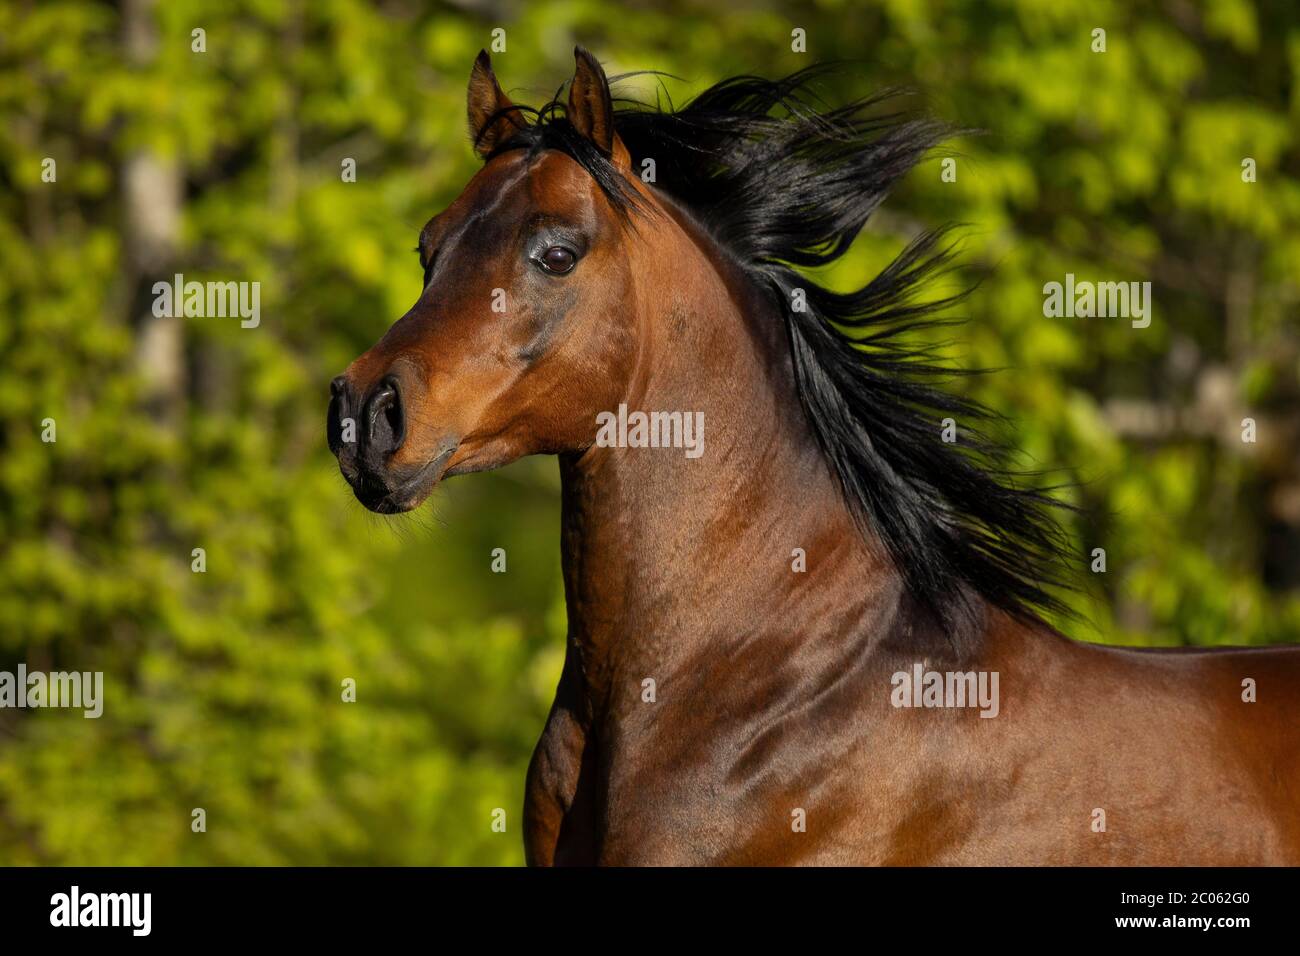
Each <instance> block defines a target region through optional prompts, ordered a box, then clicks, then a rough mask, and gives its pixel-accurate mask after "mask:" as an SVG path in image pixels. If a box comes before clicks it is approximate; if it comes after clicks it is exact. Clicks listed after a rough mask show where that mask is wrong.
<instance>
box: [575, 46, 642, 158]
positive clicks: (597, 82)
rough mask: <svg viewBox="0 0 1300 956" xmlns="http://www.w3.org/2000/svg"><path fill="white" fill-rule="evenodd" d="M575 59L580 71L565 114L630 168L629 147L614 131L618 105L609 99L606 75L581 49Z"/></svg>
mask: <svg viewBox="0 0 1300 956" xmlns="http://www.w3.org/2000/svg"><path fill="white" fill-rule="evenodd" d="M573 59H574V61H575V62H576V64H577V69H576V70H575V71H574V73H573V82H572V83H570V84H569V108H568V110H566V111H565V112H566V115H567V116H568V118H569V122H570V123H572V124H573V127H574V129H576V130H577V131H578V132H579V133H581V134H582V135H583V136H585V137H586V138H587V139H589V140H591V141H592V143H594V144H595V146H596V148H597V149H598V150H600V151H601V152H602V153H604V154H605V155H606V156H608V157H609V158H610V159H612V160H613V161H614V164H615V165H616V166H621V167H623V168H624V169H628V168H630V167H631V165H632V160H631V157H630V156H629V155H628V152H627V147H626V146H624V145H623V141H622V140H621V139H619V138H618V133H617V132H615V130H614V101H613V99H611V97H610V95H609V80H608V79H606V78H605V71H604V70H602V69H601V68H600V64H599V63H597V62H596V58H595V57H594V56H592V55H591V54H590V53H588V52H587V51H586V50H584V49H583V48H582V47H580V46H577V47H574V48H573Z"/></svg>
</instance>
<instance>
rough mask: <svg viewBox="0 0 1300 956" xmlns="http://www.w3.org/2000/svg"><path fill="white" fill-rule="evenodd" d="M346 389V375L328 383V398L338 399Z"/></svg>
mask: <svg viewBox="0 0 1300 956" xmlns="http://www.w3.org/2000/svg"><path fill="white" fill-rule="evenodd" d="M347 387H348V377H347V376H346V375H339V376H338V377H336V378H335V379H334V381H332V382H330V397H331V398H338V397H339V396H340V395H342V394H343V393H344V392H345V391H347Z"/></svg>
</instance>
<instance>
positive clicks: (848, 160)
mask: <svg viewBox="0 0 1300 956" xmlns="http://www.w3.org/2000/svg"><path fill="white" fill-rule="evenodd" d="M826 70H827V68H826V67H824V66H814V67H810V68H808V69H804V70H801V71H799V72H798V73H795V74H793V75H791V76H788V77H786V78H784V79H780V80H766V79H762V78H758V77H750V76H743V77H734V78H731V79H727V80H723V81H722V82H720V83H718V84H717V85H715V86H713V87H711V88H709V89H708V90H705V91H704V92H703V93H701V94H700V95H699V96H697V97H695V98H694V99H693V100H691V101H690V102H689V103H688V104H686V105H685V106H684V107H682V108H680V109H674V108H673V107H672V105H671V104H669V105H668V106H667V107H661V106H657V105H656V106H649V105H646V104H643V103H639V102H633V101H627V100H616V101H615V103H616V114H615V115H616V119H615V128H616V130H617V132H618V135H619V137H620V138H621V139H622V140H623V142H624V144H625V145H626V146H627V148H628V151H629V152H630V153H631V156H632V160H633V170H634V172H636V173H639V172H640V170H641V161H642V159H644V158H652V159H653V160H654V161H655V167H656V168H655V174H656V175H655V185H656V186H657V188H659V189H662V190H664V191H666V192H667V193H668V194H670V195H671V196H673V197H674V198H675V199H677V200H678V201H679V202H681V203H682V204H684V205H685V206H686V207H687V208H689V209H690V210H691V211H692V213H693V214H694V215H695V216H696V217H697V218H698V219H699V220H700V222H701V223H703V224H704V225H705V226H706V227H707V228H708V229H710V230H711V232H712V234H713V236H714V237H715V238H716V239H717V241H718V242H719V243H721V244H722V245H723V246H724V247H725V248H727V249H728V250H730V252H731V253H732V254H733V255H734V256H735V257H736V258H737V259H738V260H739V261H740V262H741V263H742V264H743V266H744V268H745V269H746V270H747V271H748V273H749V274H750V276H751V277H752V279H753V280H754V281H755V282H756V283H758V284H759V285H760V286H762V287H766V288H767V289H769V290H770V291H771V295H772V299H773V301H774V303H775V304H776V305H777V307H778V309H779V311H780V312H781V314H782V315H783V316H784V317H785V322H786V327H787V331H788V334H789V340H790V347H791V352H792V355H793V362H794V371H795V378H796V382H797V387H798V392H799V397H800V400H801V401H802V404H803V407H804V409H805V410H806V412H807V415H808V419H809V421H810V423H811V425H812V429H813V431H814V433H815V434H816V436H817V439H818V441H819V442H820V443H821V446H822V448H823V450H824V451H825V454H826V456H827V458H828V460H829V462H830V464H831V466H832V467H833V469H834V471H835V473H836V475H837V477H838V479H839V483H840V485H841V487H842V489H843V492H844V495H845V497H846V499H847V501H848V504H849V506H850V510H851V512H852V513H853V515H854V518H855V520H856V521H857V522H858V525H859V527H860V528H861V529H862V531H863V532H864V533H865V534H868V536H869V537H870V536H871V535H874V536H875V537H877V538H878V539H879V540H880V541H881V542H883V544H884V546H885V548H886V549H887V550H888V553H889V555H890V557H891V559H892V560H893V562H894V564H895V566H896V567H897V568H898V570H899V572H900V573H901V575H902V577H903V579H904V581H905V582H906V584H907V586H908V588H909V589H910V591H911V593H912V594H913V595H914V597H915V598H916V599H917V600H918V601H920V602H921V603H922V604H923V605H924V606H925V607H927V608H928V609H930V610H931V611H932V612H933V613H934V614H935V615H936V616H937V617H938V618H939V620H940V621H941V622H942V623H943V625H944V626H945V628H946V630H947V632H948V634H949V635H950V636H951V637H953V638H954V639H957V638H960V637H961V636H962V635H964V634H966V633H968V632H969V630H970V627H969V625H971V624H972V623H973V622H974V620H975V619H976V615H977V613H978V602H975V601H972V600H971V597H972V593H973V594H977V595H979V596H981V597H982V598H984V599H985V600H986V601H988V602H989V603H991V604H992V605H994V606H996V607H999V608H1001V609H1003V610H1005V611H1008V612H1009V613H1011V614H1013V615H1015V616H1017V617H1020V618H1023V619H1030V620H1037V619H1038V615H1039V613H1041V612H1045V611H1050V612H1054V613H1058V614H1067V615H1068V613H1069V611H1068V609H1067V608H1066V606H1065V605H1064V603H1063V602H1062V601H1061V600H1060V599H1059V598H1057V597H1056V596H1054V594H1053V593H1052V592H1053V590H1054V589H1056V588H1060V587H1063V586H1065V585H1064V582H1067V581H1069V580H1070V577H1071V576H1070V574H1069V573H1068V571H1067V570H1066V561H1065V557H1064V556H1065V554H1066V553H1067V545H1066V537H1065V535H1064V534H1063V532H1062V531H1061V528H1060V525H1059V524H1058V523H1057V521H1056V518H1055V515H1054V513H1053V508H1055V507H1060V506H1061V505H1060V503H1059V502H1057V501H1055V500H1054V499H1053V498H1050V497H1048V496H1047V494H1045V493H1043V492H1041V491H1036V490H1033V489H1032V488H1028V487H1024V486H1023V485H1022V484H1021V482H1022V480H1023V479H1025V478H1027V477H1029V476H1027V475H1019V474H1015V473H1013V472H1011V471H1008V470H1007V469H1006V467H1005V462H1006V461H1007V460H1008V457H1009V454H1008V449H1007V448H1006V447H1005V446H1003V445H1000V444H999V443H997V442H996V441H994V440H993V439H991V438H990V437H988V436H986V435H985V433H984V428H985V427H986V426H988V425H989V424H992V423H994V422H997V421H998V420H999V416H997V415H995V414H994V413H993V412H991V411H990V410H988V409H987V408H985V407H983V406H981V405H980V404H978V403H976V402H974V401H972V400H970V399H967V398H963V397H960V396H957V395H954V394H951V393H949V392H947V391H944V390H943V389H942V388H941V387H939V384H940V383H939V379H941V378H944V377H952V376H954V375H961V374H969V372H962V371H961V370H958V369H954V368H951V367H946V366H944V365H942V364H940V363H939V361H938V360H937V359H936V358H935V355H934V350H933V348H932V347H927V346H925V345H917V344H915V337H914V336H913V333H916V332H918V331H922V330H925V329H928V328H933V327H936V326H943V325H948V324H952V322H953V320H951V319H940V318H936V317H935V316H936V314H937V313H939V312H941V311H943V310H944V309H946V308H948V307H949V306H950V305H952V304H953V303H954V302H955V301H957V300H959V299H961V298H962V297H963V296H964V295H965V293H962V294H960V295H957V296H951V297H948V298H944V299H940V300H938V301H930V302H921V301H918V299H917V294H918V292H920V291H922V290H923V289H924V288H925V286H926V282H927V280H929V279H932V278H934V277H935V276H936V275H937V274H938V273H940V272H942V271H944V270H946V269H947V268H948V267H949V266H950V265H951V263H952V247H951V246H945V245H944V236H945V234H946V232H947V227H944V228H940V229H937V230H934V231H931V232H928V233H925V234H924V235H921V236H920V237H919V238H917V239H915V240H914V241H913V242H912V243H911V244H910V245H909V246H908V247H907V248H906V249H905V250H904V251H903V252H902V253H900V254H899V256H898V257H897V258H896V259H895V260H894V261H893V262H892V263H891V264H890V265H889V266H888V267H887V268H885V269H884V271H882V272H881V273H880V274H879V275H877V276H876V277H875V278H874V279H872V280H871V281H870V282H868V283H867V284H866V285H865V286H863V287H862V288H861V289H859V290H857V291H856V292H852V293H848V294H839V293H835V292H832V291H830V290H828V289H826V288H824V287H822V286H820V285H818V284H816V283H815V282H813V281H811V280H810V279H809V278H808V277H807V276H805V275H803V274H801V273H800V272H798V271H796V268H804V269H807V268H815V267H819V266H825V265H828V264H830V263H831V262H833V261H834V260H836V259H837V258H838V257H839V256H841V255H842V254H843V253H844V252H845V251H846V250H847V249H848V247H849V246H850V244H851V243H852V242H853V240H854V238H855V237H856V236H857V235H858V233H859V231H860V230H861V229H862V228H863V226H864V225H865V224H866V221H867V219H868V218H869V217H870V215H871V214H872V212H874V211H875V209H876V207H877V206H879V205H880V203H881V202H882V201H883V200H884V199H885V197H886V196H887V195H888V194H889V192H890V190H891V189H892V188H893V187H894V185H895V184H896V183H897V182H898V181H899V180H900V179H901V178H902V177H903V175H904V174H906V173H907V172H908V171H909V170H910V169H911V168H912V167H913V166H914V165H915V164H916V163H917V162H918V161H919V160H920V159H921V158H922V157H923V156H924V155H925V154H926V153H927V152H929V151H930V150H931V149H933V148H934V147H936V146H938V145H939V144H941V143H942V142H943V141H944V140H945V139H947V138H948V137H950V136H951V135H952V131H951V130H950V129H949V128H948V127H946V126H944V125H942V124H940V123H937V122H935V121H933V120H929V119H924V118H907V117H905V116H903V115H901V114H899V113H893V112H890V113H884V114H882V113H881V111H880V108H881V107H882V106H883V105H887V103H888V102H889V101H890V99H891V94H889V93H886V94H883V95H879V96H874V97H868V98H864V99H860V100H856V101H853V102H851V103H849V104H847V105H845V106H842V107H838V108H825V107H824V106H822V105H821V103H820V101H819V100H818V99H817V98H816V97H815V96H814V95H812V93H811V91H810V89H809V84H810V82H811V81H813V80H815V79H817V78H819V77H821V76H822V75H823V74H824V73H825V72H826ZM563 110H564V107H563V104H562V102H561V101H560V97H559V96H558V95H557V96H556V98H555V100H553V101H552V102H551V103H548V104H547V105H546V106H544V107H542V108H541V109H540V110H537V111H532V110H529V111H528V112H529V113H530V114H532V115H533V117H534V119H535V122H534V123H532V124H531V125H529V126H528V127H527V128H526V129H524V130H522V131H521V132H520V133H519V134H517V135H516V136H515V137H513V138H512V139H511V140H510V141H509V142H507V143H504V144H502V146H501V147H500V148H499V149H498V150H497V152H503V151H506V150H511V149H519V148H526V149H530V150H534V151H537V150H542V149H558V150H562V151H563V152H565V153H567V154H568V155H569V156H571V157H573V158H574V159H575V160H576V161H577V162H578V163H580V164H581V165H582V166H583V167H584V168H585V169H587V170H588V172H590V174H591V175H592V177H593V178H594V179H595V180H596V182H597V183H598V184H599V186H600V187H601V189H602V190H603V191H604V193H605V195H607V196H608V197H609V199H610V201H611V202H612V203H613V205H614V206H615V208H616V209H617V210H618V211H619V213H620V214H621V215H623V216H625V217H626V216H628V214H629V213H630V212H633V211H635V210H636V208H637V207H638V204H639V203H638V197H637V195H636V193H635V192H634V191H633V190H631V189H630V188H628V186H627V184H626V183H625V181H624V180H623V178H622V176H621V175H620V174H619V172H618V171H617V170H616V169H615V168H614V166H613V164H612V163H611V162H610V161H609V160H608V159H607V158H606V157H604V156H603V155H602V154H601V153H600V152H599V151H598V150H597V149H596V148H595V146H594V145H593V144H592V143H591V142H590V141H589V140H587V139H585V138H583V137H582V136H581V135H580V134H579V133H578V132H577V131H576V130H575V129H574V128H573V127H572V126H571V125H570V124H569V122H568V121H567V120H566V119H565V118H564V116H563ZM795 289H802V290H804V294H805V296H806V302H807V306H806V311H803V312H798V311H794V310H793V309H792V307H791V302H792V295H793V292H794V290H795ZM909 339H911V341H909ZM944 418H952V419H954V420H955V422H956V424H957V434H958V440H957V442H955V443H947V442H944V441H942V440H941V427H942V426H941V422H942V420H943V419H944Z"/></svg>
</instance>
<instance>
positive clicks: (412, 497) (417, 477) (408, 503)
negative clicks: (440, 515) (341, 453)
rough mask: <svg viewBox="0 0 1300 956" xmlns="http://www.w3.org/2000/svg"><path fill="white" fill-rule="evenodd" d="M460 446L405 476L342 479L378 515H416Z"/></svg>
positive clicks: (437, 456)
mask: <svg viewBox="0 0 1300 956" xmlns="http://www.w3.org/2000/svg"><path fill="white" fill-rule="evenodd" d="M456 448H457V444H456V443H454V442H453V443H452V444H450V445H449V446H447V447H446V448H444V449H443V450H442V451H441V452H439V453H438V454H437V455H436V456H434V458H432V459H431V460H429V461H427V462H425V463H424V464H423V465H420V466H418V467H417V468H416V469H415V470H414V471H413V472H409V473H407V474H405V475H403V474H401V473H396V474H394V473H392V472H390V473H389V474H387V475H382V476H377V475H373V474H369V473H366V472H360V473H357V474H348V473H347V472H346V471H344V473H343V477H345V478H346V479H347V480H348V484H350V485H351V486H352V492H353V494H355V495H356V496H357V500H358V501H360V502H361V503H362V504H363V505H365V506H366V507H367V508H369V509H370V510H371V511H373V512H375V513H376V514H381V515H392V514H402V513H403V512H407V511H413V510H414V509H416V508H418V507H419V506H420V505H422V504H423V503H424V501H425V499H426V498H428V497H429V495H430V494H431V493H432V492H433V489H434V488H435V487H437V485H438V482H439V481H441V480H442V477H443V472H444V471H445V470H446V468H447V462H448V461H450V460H451V456H452V455H454V454H455V453H456Z"/></svg>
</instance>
